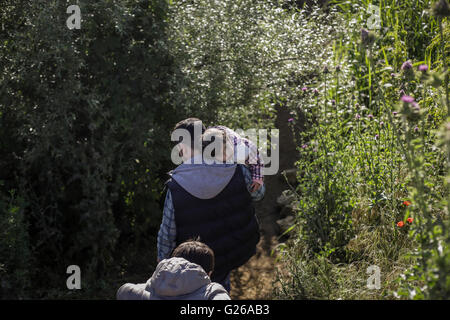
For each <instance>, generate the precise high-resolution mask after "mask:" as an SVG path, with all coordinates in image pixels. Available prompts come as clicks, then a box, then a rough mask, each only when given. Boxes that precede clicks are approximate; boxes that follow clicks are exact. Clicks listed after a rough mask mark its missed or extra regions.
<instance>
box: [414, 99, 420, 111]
mask: <svg viewBox="0 0 450 320" xmlns="http://www.w3.org/2000/svg"><path fill="white" fill-rule="evenodd" d="M412 106H413V109H414V110H416V111H419V110H420V106H419V104H418V103H417V102H415V101H414V102H412Z"/></svg>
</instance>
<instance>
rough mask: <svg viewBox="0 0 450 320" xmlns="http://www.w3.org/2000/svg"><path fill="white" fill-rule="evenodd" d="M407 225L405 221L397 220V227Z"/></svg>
mask: <svg viewBox="0 0 450 320" xmlns="http://www.w3.org/2000/svg"><path fill="white" fill-rule="evenodd" d="M404 225H405V223H404V222H403V221H399V222H397V227H400V228H401V227H403V226H404Z"/></svg>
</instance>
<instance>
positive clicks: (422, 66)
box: [419, 64, 428, 72]
mask: <svg viewBox="0 0 450 320" xmlns="http://www.w3.org/2000/svg"><path fill="white" fill-rule="evenodd" d="M427 70H428V66H427V65H426V64H421V65H420V66H419V71H422V72H425V71H427Z"/></svg>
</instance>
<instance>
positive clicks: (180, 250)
mask: <svg viewBox="0 0 450 320" xmlns="http://www.w3.org/2000/svg"><path fill="white" fill-rule="evenodd" d="M172 257H179V258H184V259H186V260H187V261H189V262H192V263H196V264H198V265H200V266H201V267H202V268H203V270H205V272H206V273H209V272H210V271H213V270H214V252H213V251H212V250H211V248H210V247H208V246H207V245H206V244H204V243H203V242H200V241H199V240H198V239H195V240H188V241H186V242H183V243H182V244H180V245H179V246H178V247H176V248H175V249H174V250H173V252H172Z"/></svg>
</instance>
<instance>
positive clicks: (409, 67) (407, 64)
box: [401, 60, 413, 70]
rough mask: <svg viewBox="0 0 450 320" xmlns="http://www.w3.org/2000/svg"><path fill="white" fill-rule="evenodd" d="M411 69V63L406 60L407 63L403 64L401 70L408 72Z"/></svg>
mask: <svg viewBox="0 0 450 320" xmlns="http://www.w3.org/2000/svg"><path fill="white" fill-rule="evenodd" d="M412 67H413V65H412V63H411V60H408V61H405V62H403V64H402V67H401V69H402V70H410V69H412Z"/></svg>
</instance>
